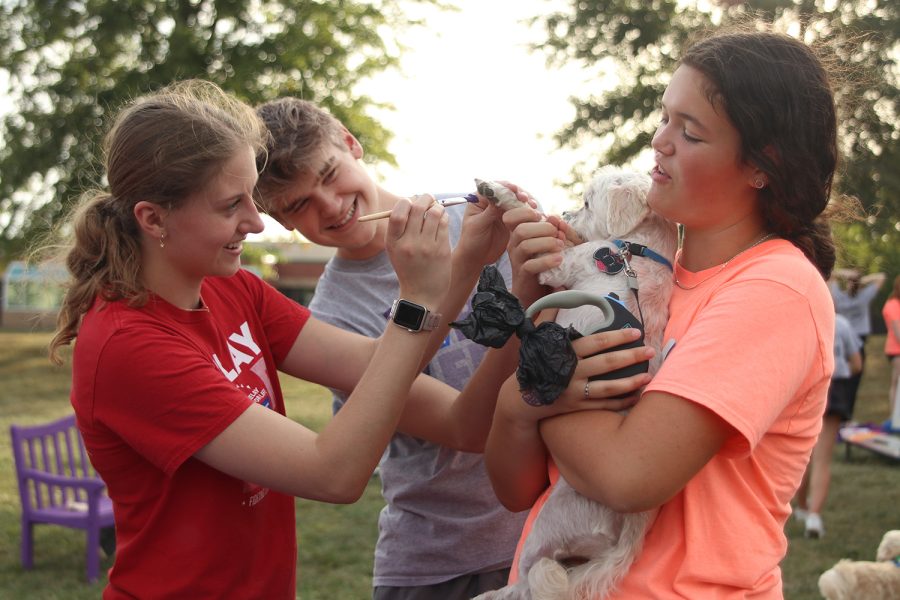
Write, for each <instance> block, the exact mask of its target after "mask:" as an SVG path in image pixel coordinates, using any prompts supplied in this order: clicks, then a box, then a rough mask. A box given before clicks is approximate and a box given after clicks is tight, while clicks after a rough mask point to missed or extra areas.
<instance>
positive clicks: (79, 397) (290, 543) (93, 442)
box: [71, 270, 309, 599]
mask: <svg viewBox="0 0 900 600" xmlns="http://www.w3.org/2000/svg"><path fill="white" fill-rule="evenodd" d="M201 296H202V298H203V304H204V308H203V309H200V310H193V311H185V310H182V309H179V308H176V307H175V306H173V305H171V304H169V303H168V302H166V301H165V300H163V299H161V298H159V297H156V296H151V298H150V300H149V302H148V303H147V304H146V305H145V306H144V307H141V308H131V307H129V306H128V305H127V303H125V302H114V303H103V302H101V301H99V300H98V301H96V302H95V304H94V306H93V307H92V308H91V310H90V311H88V313H87V314H86V315H85V317H84V321H83V323H82V326H81V329H80V331H79V333H78V338H77V340H76V343H75V352H74V368H73V385H72V398H71V400H72V406H73V407H74V408H75V413H76V416H77V420H78V426H79V428H80V430H81V433H82V435H83V437H84V441H85V445H86V446H87V449H88V453H89V454H90V458H91V462H92V463H93V465H94V467H95V468H96V469H97V471H98V472H99V473H100V475H101V477H103V479H104V481H105V482H106V484H107V487H108V490H109V496H110V498H111V499H112V501H113V507H114V510H115V515H116V537H117V544H116V559H115V564H114V565H113V567H112V569H110V572H109V586H108V587H107V588H106V590H104V593H103V597H104V598H106V599H110V598H129V597H140V598H156V597H179V598H207V597H215V598H225V597H233V598H294V597H295V593H296V592H295V587H296V584H295V574H296V557H297V546H296V539H295V537H296V536H295V523H294V500H293V498H292V497H290V496H286V495H284V494H280V493H278V492H274V491H270V490H268V489H265V488H260V487H259V486H257V485H254V484H253V483H250V482H244V481H240V480H238V479H235V478H233V477H230V476H228V475H225V474H223V473H222V472H220V471H217V470H215V469H213V468H211V467H208V466H206V465H205V464H204V463H202V462H200V461H198V460H196V459H194V458H192V456H193V454H194V453H195V452H196V451H197V450H199V449H200V448H202V447H203V446H205V445H206V444H207V443H209V442H210V441H211V440H212V439H214V438H215V437H216V436H217V435H218V434H219V433H221V432H222V431H223V430H224V429H225V428H226V427H228V425H230V424H231V423H232V422H233V421H234V419H236V418H237V417H238V416H239V415H240V414H241V413H243V412H244V411H245V410H246V409H247V408H248V407H249V406H250V404H251V403H252V402H256V403H257V404H262V405H264V406H267V407H268V408H271V409H272V410H275V411H277V412H279V413H281V414H284V412H285V411H284V401H283V398H282V394H281V387H280V385H279V382H278V376H277V371H276V365H277V364H279V363H280V362H281V361H282V360H283V359H284V357H285V355H286V354H287V352H288V351H289V350H290V348H291V347H292V345H293V343H294V341H295V340H296V338H297V335H298V334H299V332H300V330H301V329H302V327H303V325H304V324H305V323H306V321H307V319H308V317H309V311H308V310H307V309H306V308H304V307H302V306H300V305H299V304H296V303H295V302H293V301H291V300H289V299H288V298H286V297H284V296H283V295H282V294H280V293H279V292H277V291H276V290H275V289H274V288H272V287H271V286H269V285H267V284H266V283H264V282H262V281H261V280H260V279H259V278H257V277H255V276H254V275H252V274H250V273H248V272H247V271H243V270H242V271H240V272H239V273H238V274H236V275H235V276H233V277H229V278H207V279H206V280H205V282H204V283H203V286H202V288H201Z"/></svg>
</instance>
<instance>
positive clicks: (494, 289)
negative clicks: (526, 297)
mask: <svg viewBox="0 0 900 600" xmlns="http://www.w3.org/2000/svg"><path fill="white" fill-rule="evenodd" d="M450 326H451V327H453V328H455V329H459V330H460V331H461V332H462V334H463V335H464V336H466V337H467V338H469V339H470V340H472V341H473V342H476V343H478V344H481V345H482V346H490V347H491V348H502V347H503V345H504V344H506V341H507V340H508V339H509V338H510V336H511V335H512V334H513V333H515V334H516V335H517V336H518V337H519V339H520V340H521V345H520V347H519V368H518V370H517V371H516V380H517V381H518V382H519V389H520V391H521V392H522V395H523V398H524V399H525V401H526V402H528V403H529V404H532V405H534V406H541V405H545V404H552V403H553V402H554V401H555V400H556V399H557V398H558V397H559V395H560V394H561V393H562V391H563V390H564V389H566V387H568V385H569V381H570V380H571V379H572V373H574V372H575V365H576V364H577V363H578V355H576V354H575V350H573V349H572V340H573V339H575V338H577V337H579V336H580V334H579V333H578V332H577V331H575V330H574V329H573V328H572V327H565V328H564V327H562V326H561V325H559V324H558V323H554V322H551V321H547V322H544V323H541V324H540V325H538V326H537V327H535V326H534V324H533V323H532V322H531V319H528V318H526V317H525V310H524V309H523V308H522V305H521V304H520V303H519V300H518V298H516V297H515V296H514V295H512V294H511V293H509V291H507V289H506V283H505V282H504V281H503V277H502V276H501V275H500V272H499V271H497V268H496V267H494V266H492V265H488V266H486V267H485V268H484V269H483V270H482V271H481V276H480V277H479V278H478V288H477V289H476V292H475V295H474V296H473V297H472V312H471V313H469V315H468V316H467V317H466V318H465V319H463V320H461V321H454V322H452V323H450Z"/></svg>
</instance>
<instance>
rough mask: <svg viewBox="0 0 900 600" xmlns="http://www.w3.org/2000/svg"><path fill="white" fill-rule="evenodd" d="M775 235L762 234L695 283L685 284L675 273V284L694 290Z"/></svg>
mask: <svg viewBox="0 0 900 600" xmlns="http://www.w3.org/2000/svg"><path fill="white" fill-rule="evenodd" d="M774 235H775V234H774V233H767V234H765V235H764V236H762V237H761V238H759V239H758V240H756V241H755V242H753V243H752V244H750V245H749V246H747V247H746V248H744V249H743V250H741V251H740V252H738V253H737V254H735V255H734V256H732V257H731V258H729V259H728V260H726V261H725V262H723V263H722V266H720V267H719V268H718V269H717V270H716V272H715V273H713V274H712V275H710V276H708V277H706V278H704V279H702V280H701V281H698V282H697V283H695V284H694V285H683V284H682V283H681V282H680V281H678V275H675V285H677V286H678V287H680V288H681V289H683V290H692V289H694V288H695V287H697V286H700V285H703V284H704V283H706V282H707V281H709V280H710V279H712V278H713V277H715V276H716V275H718V274H719V273H721V272H722V270H723V269H725V267H727V266H728V263H730V262H731V261H733V260H734V259H736V258H737V257H738V256H740V255H741V254H743V253H744V252H746V251H747V250H750V249H751V248H755V247H757V246H759V245H760V244H762V243H763V242H764V241H766V240H767V239H769V238H771V237H772V236H774ZM678 264H679V266H680V265H681V261H678Z"/></svg>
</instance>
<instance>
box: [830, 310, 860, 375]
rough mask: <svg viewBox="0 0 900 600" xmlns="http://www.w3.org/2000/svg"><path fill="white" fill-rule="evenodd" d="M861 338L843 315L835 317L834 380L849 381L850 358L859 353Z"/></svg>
mask: <svg viewBox="0 0 900 600" xmlns="http://www.w3.org/2000/svg"><path fill="white" fill-rule="evenodd" d="M860 345H861V343H860V341H859V337H858V336H857V335H856V334H855V333H854V332H853V328H852V327H851V326H850V321H848V320H847V319H846V318H845V317H844V316H843V315H840V314H836V315H834V373H832V374H831V378H832V379H849V378H850V377H851V375H852V373H851V372H850V357H851V356H853V355H854V354H856V353H857V352H859V348H860Z"/></svg>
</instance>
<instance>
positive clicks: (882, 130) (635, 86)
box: [535, 0, 900, 273]
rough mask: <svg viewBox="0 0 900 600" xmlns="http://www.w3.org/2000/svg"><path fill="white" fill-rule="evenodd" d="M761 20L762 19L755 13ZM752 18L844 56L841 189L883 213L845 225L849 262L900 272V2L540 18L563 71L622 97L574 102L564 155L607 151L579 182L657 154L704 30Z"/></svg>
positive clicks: (657, 8) (757, 4)
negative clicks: (684, 62)
mask: <svg viewBox="0 0 900 600" xmlns="http://www.w3.org/2000/svg"><path fill="white" fill-rule="evenodd" d="M751 8H752V9H753V10H755V11H756V12H755V14H751V13H750V9H751ZM748 16H751V17H753V18H755V19H757V20H760V21H766V22H768V23H770V24H773V25H774V26H775V27H776V28H778V29H781V30H783V31H786V32H788V33H790V34H792V35H796V36H798V37H801V38H802V39H804V40H806V41H808V42H812V43H821V44H827V45H828V46H829V47H830V48H832V49H834V51H835V54H836V56H837V58H838V59H839V63H838V64H836V65H835V66H836V67H837V68H838V71H839V72H837V78H836V79H835V83H836V96H837V100H838V105H839V109H840V134H841V154H842V168H841V170H840V172H839V173H838V176H837V178H836V181H835V191H837V192H841V193H847V194H851V195H855V196H858V197H859V198H860V200H861V201H862V203H863V205H864V207H865V208H866V210H867V212H868V213H869V214H870V215H871V216H870V218H869V219H868V220H867V221H866V222H864V223H855V224H851V225H847V226H838V227H837V228H836V232H837V233H838V237H839V238H840V240H841V241H842V242H843V252H842V254H841V256H840V260H841V261H842V262H843V263H844V264H851V265H854V266H857V267H860V268H862V269H864V270H872V271H879V270H880V271H886V272H889V273H900V145H898V144H900V132H898V128H897V124H898V118H900V110H898V108H900V106H898V89H897V76H898V68H897V63H896V61H897V57H898V56H900V42H898V37H900V36H898V33H900V4H898V3H897V2H896V1H895V0H867V1H858V2H833V1H828V0H757V1H754V2H740V1H735V0H720V2H719V3H718V4H716V5H714V6H712V7H710V8H708V9H705V10H702V9H699V8H697V7H695V6H693V5H686V4H685V3H684V2H681V1H678V0H650V1H646V0H594V1H580V0H578V1H573V2H572V8H571V10H570V11H567V12H556V13H552V14H548V15H546V16H542V17H537V18H536V19H535V20H536V21H537V22H539V23H541V24H542V25H543V26H544V28H545V29H546V32H547V40H546V41H545V42H544V43H542V44H540V45H539V46H538V47H539V48H541V49H542V50H543V51H544V52H546V54H547V57H548V60H549V62H550V63H551V64H554V63H555V64H560V63H563V62H565V61H573V60H574V61H577V62H580V63H582V64H583V65H584V66H585V67H586V68H588V69H595V70H596V72H597V74H598V78H602V77H603V76H605V75H607V74H608V73H609V72H614V73H615V74H616V75H617V76H618V81H619V83H618V85H617V86H615V87H614V88H613V89H611V90H609V91H606V92H603V93H599V94H588V95H584V96H579V97H575V98H573V99H572V102H573V104H574V106H575V107H576V117H575V119H574V120H573V121H572V123H570V124H569V125H568V126H567V127H565V128H564V129H563V130H561V131H560V132H558V133H557V134H556V140H557V143H558V144H559V145H560V146H569V147H572V148H580V147H584V146H590V145H592V144H593V145H596V143H597V142H598V141H599V142H600V143H601V144H602V148H601V149H600V151H599V153H596V154H594V156H596V161H597V162H596V164H585V165H580V166H579V167H578V169H577V170H576V172H574V173H573V179H572V181H570V182H569V183H570V184H574V182H576V181H583V180H585V179H587V177H586V174H587V173H590V172H593V171H594V170H595V169H596V168H597V166H598V165H601V164H606V163H613V164H624V163H627V162H629V161H630V160H633V159H634V158H635V157H637V156H638V154H639V153H640V152H641V151H642V150H644V149H646V148H648V147H649V144H650V139H651V137H652V135H653V132H654V130H655V129H656V126H657V124H658V121H659V111H658V105H659V99H660V98H661V97H662V93H663V91H664V89H665V86H666V83H667V82H668V77H669V75H670V74H671V72H672V71H673V70H674V68H675V65H676V59H677V57H678V56H679V55H680V54H681V50H682V49H683V48H684V47H685V45H686V43H688V41H689V40H690V39H691V37H692V36H693V35H694V33H695V32H697V31H698V30H702V29H706V28H711V27H715V26H716V25H717V24H728V23H729V22H733V21H736V20H742V21H746V19H747V18H748Z"/></svg>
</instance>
